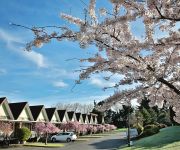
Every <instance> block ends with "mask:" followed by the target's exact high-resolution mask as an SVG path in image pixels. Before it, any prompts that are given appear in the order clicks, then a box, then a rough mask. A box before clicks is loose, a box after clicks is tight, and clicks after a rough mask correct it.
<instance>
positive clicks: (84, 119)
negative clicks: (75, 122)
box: [82, 114, 87, 122]
mask: <svg viewBox="0 0 180 150" xmlns="http://www.w3.org/2000/svg"><path fill="white" fill-rule="evenodd" d="M86 116H87V114H82V118H83V121H84V122H85V121H86Z"/></svg>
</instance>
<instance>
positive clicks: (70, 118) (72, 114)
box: [67, 111, 75, 121]
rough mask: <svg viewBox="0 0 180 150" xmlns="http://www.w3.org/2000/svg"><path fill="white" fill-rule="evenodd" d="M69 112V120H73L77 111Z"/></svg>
mask: <svg viewBox="0 0 180 150" xmlns="http://www.w3.org/2000/svg"><path fill="white" fill-rule="evenodd" d="M67 114H68V117H69V120H70V121H71V120H72V119H73V117H74V114H75V112H74V111H68V112H67Z"/></svg>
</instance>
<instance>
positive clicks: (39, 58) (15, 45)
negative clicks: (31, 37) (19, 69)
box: [0, 29, 47, 67]
mask: <svg viewBox="0 0 180 150" xmlns="http://www.w3.org/2000/svg"><path fill="white" fill-rule="evenodd" d="M0 39H1V40H2V41H4V42H5V43H6V46H7V48H8V49H10V50H13V51H15V52H16V53H18V54H20V55H21V56H23V57H24V58H26V59H28V60H30V61H31V62H33V63H34V64H36V65H37V66H38V67H47V63H46V60H45V58H44V56H43V55H42V54H40V53H38V52H35V51H33V50H32V51H31V52H27V51H24V50H23V49H24V46H25V44H24V42H23V41H22V39H20V38H18V37H16V36H13V35H11V34H9V33H7V32H6V31H4V30H3V29H0Z"/></svg>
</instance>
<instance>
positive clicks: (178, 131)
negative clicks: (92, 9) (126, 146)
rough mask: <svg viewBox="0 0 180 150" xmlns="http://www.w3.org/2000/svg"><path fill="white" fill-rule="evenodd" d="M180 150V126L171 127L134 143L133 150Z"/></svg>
mask: <svg viewBox="0 0 180 150" xmlns="http://www.w3.org/2000/svg"><path fill="white" fill-rule="evenodd" d="M135 148H139V149H150V148H151V149H152V148H153V149H159V148H163V149H172V150H174V149H175V148H177V149H178V148H179V149H180V126H174V127H169V128H165V129H163V130H161V132H160V133H158V134H155V135H153V136H149V137H146V138H143V139H140V140H138V141H136V142H135V143H134V146H133V149H135Z"/></svg>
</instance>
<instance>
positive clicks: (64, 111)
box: [57, 110, 66, 122]
mask: <svg viewBox="0 0 180 150" xmlns="http://www.w3.org/2000/svg"><path fill="white" fill-rule="evenodd" d="M57 112H58V115H59V118H60V121H61V122H62V121H63V118H64V115H65V113H66V110H57Z"/></svg>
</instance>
